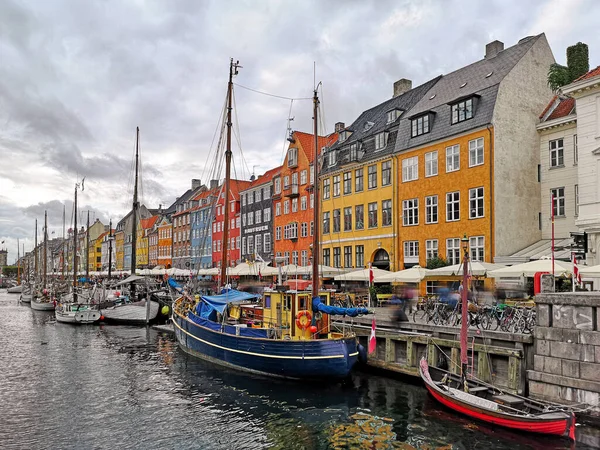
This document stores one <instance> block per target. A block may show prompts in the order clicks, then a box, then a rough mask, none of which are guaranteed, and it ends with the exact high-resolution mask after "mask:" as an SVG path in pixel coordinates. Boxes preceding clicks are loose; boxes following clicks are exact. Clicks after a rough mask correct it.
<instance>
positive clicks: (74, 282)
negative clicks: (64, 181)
mask: <svg viewBox="0 0 600 450" xmlns="http://www.w3.org/2000/svg"><path fill="white" fill-rule="evenodd" d="M73 303H77V183H75V203H74V205H73Z"/></svg>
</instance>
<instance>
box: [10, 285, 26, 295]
mask: <svg viewBox="0 0 600 450" xmlns="http://www.w3.org/2000/svg"><path fill="white" fill-rule="evenodd" d="M6 292H8V293H9V294H20V293H21V292H23V285H22V284H19V285H18V286H13V287H11V288H8V289H7V290H6Z"/></svg>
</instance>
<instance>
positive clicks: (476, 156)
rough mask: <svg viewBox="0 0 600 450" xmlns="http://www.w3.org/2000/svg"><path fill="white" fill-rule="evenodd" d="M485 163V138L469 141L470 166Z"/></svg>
mask: <svg viewBox="0 0 600 450" xmlns="http://www.w3.org/2000/svg"><path fill="white" fill-rule="evenodd" d="M482 164H483V138H478V139H473V140H472V141H469V167H473V166H480V165H482Z"/></svg>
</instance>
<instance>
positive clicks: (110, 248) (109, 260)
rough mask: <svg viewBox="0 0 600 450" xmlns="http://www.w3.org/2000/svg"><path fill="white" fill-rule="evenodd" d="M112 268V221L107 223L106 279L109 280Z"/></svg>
mask: <svg viewBox="0 0 600 450" xmlns="http://www.w3.org/2000/svg"><path fill="white" fill-rule="evenodd" d="M111 267H112V219H110V221H109V222H108V279H109V280H110V272H111V270H110V269H111Z"/></svg>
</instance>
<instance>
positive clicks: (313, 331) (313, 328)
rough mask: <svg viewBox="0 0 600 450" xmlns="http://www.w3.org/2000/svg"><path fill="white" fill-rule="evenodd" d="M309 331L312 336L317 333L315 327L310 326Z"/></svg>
mask: <svg viewBox="0 0 600 450" xmlns="http://www.w3.org/2000/svg"><path fill="white" fill-rule="evenodd" d="M309 329H310V332H311V333H313V334H314V333H316V332H317V327H315V326H314V325H312V326H311V327H310V328H309Z"/></svg>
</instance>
